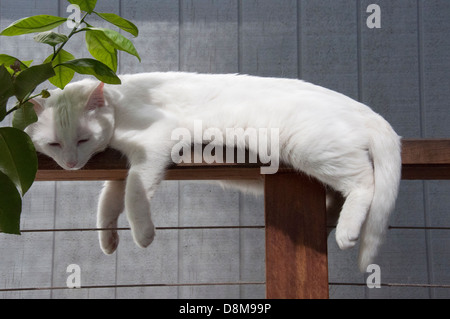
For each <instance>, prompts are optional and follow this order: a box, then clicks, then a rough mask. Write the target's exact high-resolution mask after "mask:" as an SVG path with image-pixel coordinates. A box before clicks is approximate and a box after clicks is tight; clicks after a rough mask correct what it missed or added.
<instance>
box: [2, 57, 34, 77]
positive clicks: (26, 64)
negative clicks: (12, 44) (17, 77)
mask: <svg viewBox="0 0 450 319" xmlns="http://www.w3.org/2000/svg"><path fill="white" fill-rule="evenodd" d="M16 61H19V63H20V68H21V69H22V71H23V70H25V69H28V67H29V66H30V64H31V62H33V61H23V62H22V61H20V60H19V59H17V58H15V57H13V56H10V55H7V54H0V65H1V64H4V65H5V67H6V69H7V70H8V72H9V73H10V74H13V73H14V71H13V70H12V69H11V68H10V65H13V64H14V63H15V62H16Z"/></svg>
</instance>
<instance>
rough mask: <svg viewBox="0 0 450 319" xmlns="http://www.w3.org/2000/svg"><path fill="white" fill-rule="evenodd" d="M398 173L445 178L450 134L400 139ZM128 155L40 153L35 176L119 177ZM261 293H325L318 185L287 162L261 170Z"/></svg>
mask: <svg viewBox="0 0 450 319" xmlns="http://www.w3.org/2000/svg"><path fill="white" fill-rule="evenodd" d="M402 144H403V148H402V178H403V179H450V139H442V140H406V139H405V140H403V142H402ZM260 166H261V165H260V164H258V163H256V164H250V163H244V164H207V163H200V164H178V165H173V166H172V167H170V168H169V169H168V171H167V174H166V179H168V180H245V179H261V177H262V175H261V174H260ZM127 171H128V167H127V160H126V158H124V157H123V156H122V155H121V154H120V153H119V152H117V151H114V150H111V149H108V150H106V151H105V152H103V153H101V154H98V155H96V156H94V157H93V158H92V159H91V160H90V161H89V163H88V164H87V165H86V166H85V167H84V168H83V169H81V170H76V171H65V170H62V169H61V168H60V167H59V166H58V165H57V164H56V163H55V162H54V161H53V160H51V159H49V158H48V157H45V156H43V155H39V170H38V173H37V178H36V179H37V180H40V181H43V180H122V179H125V178H126V176H127ZM263 180H264V192H265V196H264V205H265V208H264V209H265V234H266V297H267V298H328V259H327V237H326V236H327V224H326V211H325V190H324V188H323V186H322V185H321V184H320V183H318V182H317V181H315V180H314V179H311V178H309V177H306V176H304V175H303V174H299V173H296V172H295V171H294V170H292V169H290V168H288V167H285V166H284V167H281V168H280V169H279V171H278V173H277V174H272V175H265V176H264V179H263Z"/></svg>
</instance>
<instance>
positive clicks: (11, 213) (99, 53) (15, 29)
mask: <svg viewBox="0 0 450 319" xmlns="http://www.w3.org/2000/svg"><path fill="white" fill-rule="evenodd" d="M68 2H69V3H70V4H72V5H76V6H78V7H76V8H77V9H79V10H80V11H79V12H80V13H81V12H83V16H82V17H81V15H80V21H74V20H72V19H70V18H63V17H57V16H51V15H36V16H32V17H27V18H23V19H20V20H17V21H15V22H13V23H12V24H11V25H9V26H8V27H7V28H5V29H4V30H3V31H2V32H1V33H0V35H1V36H20V35H23V34H29V33H37V34H36V35H35V36H34V40H35V41H36V42H39V43H43V44H45V45H48V46H50V48H51V49H52V53H51V54H50V55H49V56H48V57H47V58H46V59H45V60H44V61H42V63H41V64H36V65H32V63H33V61H22V60H20V59H18V58H16V57H12V56H10V55H6V54H0V122H2V121H3V120H4V119H5V118H6V116H7V115H9V114H13V120H12V127H1V128H0V232H4V233H10V234H20V214H21V210H22V197H23V195H24V194H25V193H26V192H27V191H28V189H29V188H30V187H31V185H32V184H33V182H34V180H35V177H36V172H37V169H38V163H37V155H36V150H35V149H34V146H33V143H32V141H31V139H30V137H29V136H28V135H27V134H26V133H25V132H23V130H24V129H25V128H26V127H27V126H28V125H30V124H31V123H34V122H36V121H37V116H36V113H35V111H34V108H33V103H31V102H30V101H31V100H32V99H33V98H35V97H38V96H40V97H43V98H48V97H49V96H50V93H49V92H48V91H47V90H42V91H41V92H40V93H35V90H36V88H37V87H38V86H39V85H40V84H42V83H44V82H46V81H47V80H48V81H49V82H50V83H52V84H53V85H55V86H56V87H59V88H60V89H63V88H64V87H65V86H66V85H67V84H68V83H70V81H72V79H73V77H74V75H75V73H80V74H88V75H93V76H95V77H96V78H97V79H99V80H100V81H102V82H104V83H108V84H120V79H119V78H118V77H117V75H116V72H117V54H118V51H124V52H127V53H129V54H131V55H134V56H135V57H136V58H137V59H139V61H140V60H141V58H140V56H139V54H138V52H137V51H136V48H135V47H134V45H133V43H132V42H131V41H130V40H129V39H128V38H126V37H125V36H123V35H122V34H121V33H119V32H117V31H114V30H111V29H106V28H98V27H94V26H92V25H90V24H89V23H88V22H87V21H86V20H87V18H88V17H89V16H90V15H93V14H95V15H96V16H98V17H100V18H102V19H103V20H106V21H108V22H109V23H111V24H113V25H115V26H117V27H118V28H120V29H121V30H124V31H126V32H128V33H130V34H131V35H133V36H135V37H136V36H138V33H139V32H138V28H137V27H136V26H135V25H134V24H133V23H132V22H130V21H128V20H126V19H124V18H122V17H120V16H118V15H116V14H114V13H99V12H96V11H95V8H96V4H97V0H68ZM67 22H71V23H72V24H73V25H74V27H73V28H72V30H71V32H70V33H69V34H68V35H65V34H61V33H58V32H56V31H53V30H54V29H56V28H57V27H59V26H60V25H62V24H63V23H67ZM79 33H84V34H85V42H86V46H87V49H88V51H89V52H90V53H91V55H92V57H93V59H92V58H80V59H76V58H75V56H74V55H72V54H71V53H69V52H67V51H66V50H64V47H65V45H66V44H67V43H68V42H69V41H70V39H71V38H72V37H73V36H75V35H76V34H79ZM10 99H15V100H16V101H15V104H14V106H13V107H12V108H10V109H8V101H9V100H10Z"/></svg>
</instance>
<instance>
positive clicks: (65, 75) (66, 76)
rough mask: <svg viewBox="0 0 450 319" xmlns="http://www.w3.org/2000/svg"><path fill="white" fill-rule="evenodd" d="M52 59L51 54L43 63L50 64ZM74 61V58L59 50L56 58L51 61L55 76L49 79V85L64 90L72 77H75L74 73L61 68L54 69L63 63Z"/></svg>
mask: <svg viewBox="0 0 450 319" xmlns="http://www.w3.org/2000/svg"><path fill="white" fill-rule="evenodd" d="M52 59H53V54H52V55H50V56H49V57H48V58H47V59H45V61H44V63H48V62H51V61H52ZM73 59H75V57H74V56H73V55H72V54H71V53H69V52H67V51H65V50H61V51H59V53H58V55H57V56H56V58H55V59H54V60H53V62H52V65H53V67H54V71H55V74H56V75H55V76H54V77H51V78H50V79H49V81H50V83H51V84H53V85H54V86H56V87H59V88H60V89H61V90H62V89H64V87H65V86H66V85H67V84H69V83H70V81H72V79H73V76H74V75H75V71H74V70H72V69H68V68H64V67H61V66H58V67H56V66H57V65H58V64H61V63H63V62H67V61H70V60H73Z"/></svg>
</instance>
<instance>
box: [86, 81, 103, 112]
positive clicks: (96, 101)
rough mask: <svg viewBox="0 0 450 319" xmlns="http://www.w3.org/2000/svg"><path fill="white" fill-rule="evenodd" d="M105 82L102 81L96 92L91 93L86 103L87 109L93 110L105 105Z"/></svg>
mask: <svg viewBox="0 0 450 319" xmlns="http://www.w3.org/2000/svg"><path fill="white" fill-rule="evenodd" d="M104 85H105V83H103V82H100V84H99V85H98V86H97V87H96V88H95V90H94V92H92V93H91V96H90V97H89V100H88V103H87V105H86V110H88V111H92V110H95V109H97V108H99V107H103V106H105V97H104V96H103V86H104Z"/></svg>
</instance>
